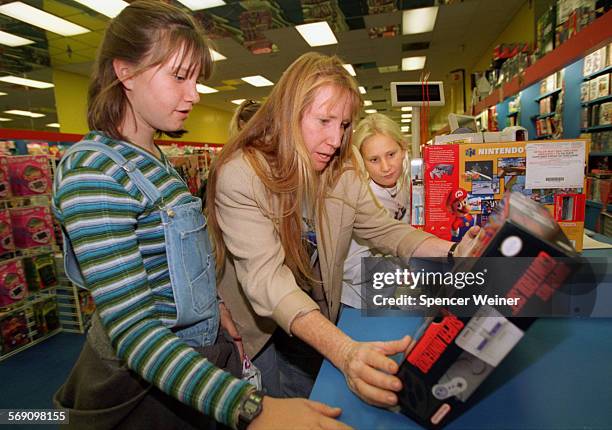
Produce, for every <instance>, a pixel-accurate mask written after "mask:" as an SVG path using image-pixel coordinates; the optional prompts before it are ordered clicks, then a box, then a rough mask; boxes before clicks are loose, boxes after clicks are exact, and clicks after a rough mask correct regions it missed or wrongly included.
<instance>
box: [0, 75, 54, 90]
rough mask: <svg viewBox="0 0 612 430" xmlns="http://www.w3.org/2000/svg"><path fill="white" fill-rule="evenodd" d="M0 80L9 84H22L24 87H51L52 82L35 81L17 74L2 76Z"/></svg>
mask: <svg viewBox="0 0 612 430" xmlns="http://www.w3.org/2000/svg"><path fill="white" fill-rule="evenodd" d="M0 81H2V82H7V83H9V84H15V85H23V86H24V87H32V88H53V84H52V83H49V82H42V81H35V80H34V79H26V78H20V77H18V76H10V75H9V76H2V77H0Z"/></svg>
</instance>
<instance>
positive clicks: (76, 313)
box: [56, 277, 91, 333]
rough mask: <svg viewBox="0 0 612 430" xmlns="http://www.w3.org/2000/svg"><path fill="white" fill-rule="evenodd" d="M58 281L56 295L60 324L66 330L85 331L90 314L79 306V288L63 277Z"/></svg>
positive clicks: (72, 331)
mask: <svg viewBox="0 0 612 430" xmlns="http://www.w3.org/2000/svg"><path fill="white" fill-rule="evenodd" d="M59 281H60V283H59V285H58V286H57V287H56V290H57V293H56V297H57V307H58V313H59V319H60V325H61V327H62V329H63V330H64V331H67V332H71V333H85V331H86V330H87V327H88V326H89V322H90V319H91V314H89V313H86V312H84V310H83V309H82V307H81V296H80V294H79V288H78V287H77V286H76V285H74V284H73V283H71V282H70V281H68V279H66V278H64V277H61V278H60V279H59Z"/></svg>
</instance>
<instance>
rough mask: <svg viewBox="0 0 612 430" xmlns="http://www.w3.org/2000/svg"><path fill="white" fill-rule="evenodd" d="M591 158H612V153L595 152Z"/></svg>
mask: <svg viewBox="0 0 612 430" xmlns="http://www.w3.org/2000/svg"><path fill="white" fill-rule="evenodd" d="M589 157H612V151H593V152H591V153H589Z"/></svg>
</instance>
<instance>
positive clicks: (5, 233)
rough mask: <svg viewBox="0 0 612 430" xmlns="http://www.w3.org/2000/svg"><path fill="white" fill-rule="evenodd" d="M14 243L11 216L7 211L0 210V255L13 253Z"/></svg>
mask: <svg viewBox="0 0 612 430" xmlns="http://www.w3.org/2000/svg"><path fill="white" fill-rule="evenodd" d="M14 250H15V241H14V240H13V227H12V224H11V214H10V213H9V211H8V210H6V209H4V210H0V254H5V253H7V252H13V251H14Z"/></svg>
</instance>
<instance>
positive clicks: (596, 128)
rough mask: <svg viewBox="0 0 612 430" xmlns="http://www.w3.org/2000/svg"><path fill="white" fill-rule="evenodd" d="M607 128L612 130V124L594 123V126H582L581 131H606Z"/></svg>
mask: <svg viewBox="0 0 612 430" xmlns="http://www.w3.org/2000/svg"><path fill="white" fill-rule="evenodd" d="M606 130H612V124H605V125H594V126H593V127H588V128H581V129H580V132H582V133H595V132H598V131H606Z"/></svg>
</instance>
